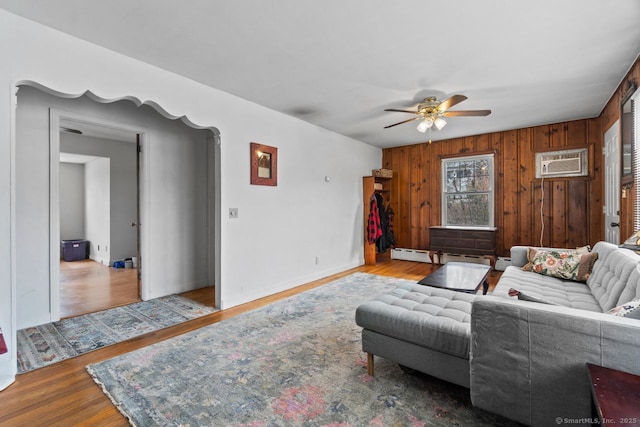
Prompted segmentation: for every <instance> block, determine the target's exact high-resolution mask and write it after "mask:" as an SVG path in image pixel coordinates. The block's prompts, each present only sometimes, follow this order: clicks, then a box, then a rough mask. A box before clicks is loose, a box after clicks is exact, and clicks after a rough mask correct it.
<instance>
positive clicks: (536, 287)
mask: <svg viewBox="0 0 640 427" xmlns="http://www.w3.org/2000/svg"><path fill="white" fill-rule="evenodd" d="M598 262H599V261H598ZM596 264H597V262H596ZM510 288H514V289H517V290H519V291H520V292H524V293H525V294H528V295H529V296H531V297H533V298H538V299H543V300H546V301H549V302H551V303H553V304H557V305H562V306H564V307H571V308H578V309H582V310H588V311H595V312H599V313H602V311H603V310H602V308H601V307H600V304H599V303H598V300H597V299H596V298H595V297H594V296H593V295H592V294H591V289H590V288H589V287H588V286H587V285H586V284H585V283H582V282H573V281H570V280H562V279H557V278H555V277H551V276H543V275H540V274H533V273H531V272H529V271H522V269H521V268H519V267H514V266H509V267H507V268H506V269H505V271H504V273H502V277H500V280H499V281H498V284H497V285H496V287H495V289H494V290H493V295H495V296H500V297H504V298H512V299H516V297H510V296H509V289H510Z"/></svg>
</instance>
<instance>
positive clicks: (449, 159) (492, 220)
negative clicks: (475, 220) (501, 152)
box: [440, 151, 496, 229]
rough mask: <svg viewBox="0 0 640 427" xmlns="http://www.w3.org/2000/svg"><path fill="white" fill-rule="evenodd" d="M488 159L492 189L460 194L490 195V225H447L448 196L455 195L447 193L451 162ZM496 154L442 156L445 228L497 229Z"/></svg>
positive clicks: (443, 217)
mask: <svg viewBox="0 0 640 427" xmlns="http://www.w3.org/2000/svg"><path fill="white" fill-rule="evenodd" d="M481 159H486V160H487V161H488V162H489V167H490V169H491V173H490V174H489V185H490V187H491V189H490V190H489V191H488V192H485V191H481V192H464V193H458V194H488V195H489V224H486V225H471V224H467V225H460V224H448V223H447V219H448V217H447V195H450V194H454V193H448V192H447V191H446V188H447V185H446V184H447V180H446V165H447V164H448V163H451V162H459V161H469V160H481ZM495 172H496V170H495V152H494V151H490V152H487V153H476V154H472V155H467V154H462V155H455V156H446V157H445V156H442V157H441V158H440V181H441V185H440V189H441V195H440V210H441V220H440V223H441V224H442V226H443V227H458V228H477V229H493V228H495V204H496V194H495V193H496V188H495V182H496V179H495V175H496V173H495Z"/></svg>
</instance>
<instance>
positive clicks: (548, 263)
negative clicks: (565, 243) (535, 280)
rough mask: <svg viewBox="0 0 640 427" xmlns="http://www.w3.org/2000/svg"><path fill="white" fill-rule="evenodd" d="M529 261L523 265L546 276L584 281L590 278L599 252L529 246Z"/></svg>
mask: <svg viewBox="0 0 640 427" xmlns="http://www.w3.org/2000/svg"><path fill="white" fill-rule="evenodd" d="M527 258H528V259H529V262H528V263H527V265H525V266H524V267H522V269H523V270H525V271H533V272H535V273H538V274H542V275H545V276H551V277H557V278H559V279H565V280H574V281H576V282H584V281H586V280H587V279H588V278H589V275H590V274H591V269H592V268H593V264H594V263H595V262H596V260H597V259H598V253H597V252H587V253H578V252H577V251H574V250H541V249H535V248H529V250H528V253H527Z"/></svg>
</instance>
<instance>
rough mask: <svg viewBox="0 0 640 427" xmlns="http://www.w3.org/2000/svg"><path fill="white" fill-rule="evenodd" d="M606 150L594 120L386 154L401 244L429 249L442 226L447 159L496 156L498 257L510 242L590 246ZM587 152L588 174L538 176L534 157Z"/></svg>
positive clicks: (598, 232) (597, 229) (598, 225)
mask: <svg viewBox="0 0 640 427" xmlns="http://www.w3.org/2000/svg"><path fill="white" fill-rule="evenodd" d="M602 146H603V132H602V129H601V127H600V119H599V118H595V119H587V120H577V121H571V122H565V123H557V124H551V125H545V126H537V127H532V128H526V129H517V130H511V131H504V132H495V133H490V134H484V135H477V136H471V137H465V138H456V139H451V140H445V141H437V142H433V143H431V144H428V143H424V144H417V145H409V146H403V147H395V148H389V149H384V150H383V156H382V164H383V167H384V168H387V169H392V170H393V171H394V180H393V184H392V189H391V205H392V207H393V209H394V211H395V217H394V231H395V233H396V241H397V246H398V247H403V248H412V249H423V250H425V249H428V248H429V227H430V226H432V225H441V209H440V201H441V182H440V181H441V177H440V175H441V169H440V168H441V165H440V159H441V158H442V156H451V155H456V154H468V155H472V154H479V153H487V152H491V151H493V152H494V153H495V160H494V164H495V191H496V193H495V194H496V200H495V226H496V227H497V228H498V233H497V236H496V237H497V253H498V255H501V256H508V255H509V248H510V247H511V246H513V245H540V244H542V245H544V246H557V247H577V246H582V245H586V244H591V245H593V244H594V243H595V242H597V241H598V240H601V239H602V237H603V234H604V229H603V223H602V221H603V214H602V206H603V197H602V196H603V189H604V186H603V182H602V175H603V174H602V167H603V155H602ZM582 147H587V148H588V154H589V174H588V176H586V177H576V178H546V179H544V181H542V180H540V179H536V178H535V153H536V152H542V151H553V150H559V149H571V148H582ZM542 189H544V204H543V203H542ZM543 223H544V227H543V226H542V224H543ZM541 236H542V242H541V241H540V239H541Z"/></svg>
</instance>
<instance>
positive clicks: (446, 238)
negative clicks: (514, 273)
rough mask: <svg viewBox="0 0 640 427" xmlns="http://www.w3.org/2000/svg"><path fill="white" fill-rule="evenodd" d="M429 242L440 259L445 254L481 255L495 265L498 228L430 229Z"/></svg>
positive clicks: (431, 248)
mask: <svg viewBox="0 0 640 427" xmlns="http://www.w3.org/2000/svg"><path fill="white" fill-rule="evenodd" d="M429 241H430V242H431V243H430V246H429V250H430V251H431V252H436V253H437V254H438V258H440V255H442V254H443V253H449V254H457V255H481V256H486V257H487V258H489V261H490V262H491V265H494V264H495V256H496V227H482V228H480V227H442V226H434V227H429Z"/></svg>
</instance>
